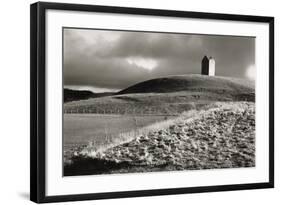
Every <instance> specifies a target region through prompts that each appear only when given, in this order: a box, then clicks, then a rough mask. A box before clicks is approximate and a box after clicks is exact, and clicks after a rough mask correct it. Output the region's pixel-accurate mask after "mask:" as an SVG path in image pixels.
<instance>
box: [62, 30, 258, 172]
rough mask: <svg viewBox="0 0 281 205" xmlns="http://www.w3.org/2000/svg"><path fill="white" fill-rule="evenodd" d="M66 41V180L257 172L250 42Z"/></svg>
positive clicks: (178, 36) (75, 37)
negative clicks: (213, 171) (241, 170)
mask: <svg viewBox="0 0 281 205" xmlns="http://www.w3.org/2000/svg"><path fill="white" fill-rule="evenodd" d="M62 33H63V34H62V35H63V51H62V52H63V71H62V72H63V86H62V89H63V139H62V140H63V156H62V157H63V175H64V176H79V175H100V174H124V173H144V172H162V171H166V172H168V171H169V172H171V171H190V170H193V171H195V170H203V169H231V168H232V169H233V168H253V167H255V157H256V156H255V150H256V146H255V130H256V128H255V125H256V123H255V81H256V68H255V61H256V59H255V41H256V38H255V37H254V36H230V35H229V36H228V35H206V34H204V35H203V34H193V33H168V32H166V33H165V32H162V33H161V32H155V31H130V30H102V29H97V28H72V27H64V28H63V29H62Z"/></svg>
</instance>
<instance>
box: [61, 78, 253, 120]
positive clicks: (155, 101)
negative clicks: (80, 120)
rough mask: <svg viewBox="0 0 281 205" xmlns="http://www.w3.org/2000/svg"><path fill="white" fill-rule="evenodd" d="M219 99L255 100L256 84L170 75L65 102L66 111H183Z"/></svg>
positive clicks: (124, 112) (110, 112) (177, 112)
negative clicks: (116, 91) (85, 98)
mask: <svg viewBox="0 0 281 205" xmlns="http://www.w3.org/2000/svg"><path fill="white" fill-rule="evenodd" d="M217 101H250V102H254V101H255V88H254V83H252V82H249V81H247V80H242V79H235V78H226V77H210V76H202V75H182V76H169V77H165V78H159V79H153V80H149V81H145V82H142V83H138V84H136V85H133V86H131V87H129V88H126V89H124V90H122V91H120V92H119V93H117V94H115V95H112V96H107V97H100V98H92V99H88V100H81V101H77V102H70V103H66V104H64V110H65V112H66V113H100V114H157V115H158V114H165V115H167V114H168V115H173V114H180V113H182V112H184V111H187V110H190V109H201V108H202V107H205V106H206V105H209V104H210V103H213V102H217Z"/></svg>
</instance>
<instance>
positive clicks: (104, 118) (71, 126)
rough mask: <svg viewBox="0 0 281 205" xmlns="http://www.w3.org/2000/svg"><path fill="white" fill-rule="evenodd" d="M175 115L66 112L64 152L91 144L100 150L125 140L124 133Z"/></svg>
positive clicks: (68, 152) (69, 152)
mask: <svg viewBox="0 0 281 205" xmlns="http://www.w3.org/2000/svg"><path fill="white" fill-rule="evenodd" d="M173 117H174V116H163V115H158V116H157V115H145V116H131V115H109V114H65V115H64V153H65V155H69V154H71V153H72V152H73V149H75V148H78V147H80V148H81V146H82V147H83V146H87V145H89V144H91V145H92V146H94V147H95V149H97V150H99V149H102V148H104V147H108V146H111V145H112V144H114V143H118V142H119V141H124V140H125V139H124V135H122V134H123V133H129V132H136V131H137V130H138V129H140V128H142V127H145V126H148V125H150V124H154V123H156V122H160V121H163V120H167V119H169V118H173ZM131 135H132V134H131ZM130 137H134V136H130ZM127 138H128V137H127ZM65 157H66V158H68V157H67V156H65Z"/></svg>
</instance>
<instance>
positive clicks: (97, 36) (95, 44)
mask: <svg viewBox="0 0 281 205" xmlns="http://www.w3.org/2000/svg"><path fill="white" fill-rule="evenodd" d="M254 51H255V39H254V38H249V37H230V36H210V35H187V34H164V33H144V32H121V31H101V30H82V29H65V30H64V83H65V85H69V86H71V85H75V86H93V87H99V88H108V89H123V88H126V87H128V86H130V85H132V84H135V83H137V82H141V81H144V80H147V79H151V78H157V77H160V76H166V75H178V74H191V73H196V74H199V73H200V72H201V60H202V57H203V56H204V55H208V56H213V57H214V58H215V60H216V75H220V76H230V77H239V78H247V77H248V76H247V69H248V68H249V67H250V66H251V65H254V63H255V52H254Z"/></svg>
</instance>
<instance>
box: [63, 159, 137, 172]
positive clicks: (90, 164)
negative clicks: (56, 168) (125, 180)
mask: <svg viewBox="0 0 281 205" xmlns="http://www.w3.org/2000/svg"><path fill="white" fill-rule="evenodd" d="M131 167H132V165H130V164H129V162H119V163H117V162H115V161H110V160H104V159H95V158H90V157H79V156H78V157H73V158H72V163H71V164H68V165H64V176H77V175H95V174H109V173H111V172H112V171H116V170H120V169H130V168H131Z"/></svg>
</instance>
